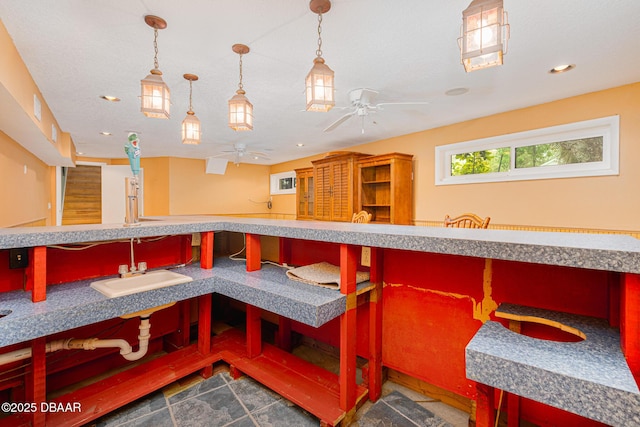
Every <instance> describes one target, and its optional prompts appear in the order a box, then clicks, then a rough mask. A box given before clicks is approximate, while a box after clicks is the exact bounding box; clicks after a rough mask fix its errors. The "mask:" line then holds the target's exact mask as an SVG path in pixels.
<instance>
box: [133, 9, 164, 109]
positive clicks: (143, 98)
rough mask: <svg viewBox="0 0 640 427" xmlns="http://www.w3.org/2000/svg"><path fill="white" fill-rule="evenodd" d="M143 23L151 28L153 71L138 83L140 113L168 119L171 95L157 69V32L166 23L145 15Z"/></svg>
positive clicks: (160, 72) (160, 19)
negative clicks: (153, 52)
mask: <svg viewBox="0 0 640 427" xmlns="http://www.w3.org/2000/svg"><path fill="white" fill-rule="evenodd" d="M144 22H146V23H147V25H148V26H150V27H151V28H153V34H154V37H153V46H154V51H155V54H154V57H153V65H154V67H153V69H152V70H151V71H150V74H149V75H148V76H147V77H145V78H144V79H142V80H141V81H140V111H141V112H142V113H143V114H144V115H145V116H147V117H153V118H158V119H168V118H169V116H170V114H169V108H170V104H171V94H170V92H169V87H168V86H167V85H166V83H165V82H164V81H163V80H162V71H160V70H159V69H158V30H163V29H165V28H167V21H165V20H164V19H162V18H160V17H158V16H154V15H147V16H145V17H144Z"/></svg>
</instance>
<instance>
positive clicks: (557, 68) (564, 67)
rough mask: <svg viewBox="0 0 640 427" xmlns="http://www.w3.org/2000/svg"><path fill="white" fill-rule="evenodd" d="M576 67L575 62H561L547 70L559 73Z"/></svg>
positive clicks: (551, 72)
mask: <svg viewBox="0 0 640 427" xmlns="http://www.w3.org/2000/svg"><path fill="white" fill-rule="evenodd" d="M574 68H576V66H575V64H563V65H558V66H555V67H553V68H552V69H550V70H549V73H550V74H559V73H564V72H565V71H570V70H573V69H574Z"/></svg>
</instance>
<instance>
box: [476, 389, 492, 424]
mask: <svg viewBox="0 0 640 427" xmlns="http://www.w3.org/2000/svg"><path fill="white" fill-rule="evenodd" d="M476 393H477V394H476V427H494V425H495V421H496V412H495V396H494V389H493V387H491V386H488V385H486V384H481V383H476Z"/></svg>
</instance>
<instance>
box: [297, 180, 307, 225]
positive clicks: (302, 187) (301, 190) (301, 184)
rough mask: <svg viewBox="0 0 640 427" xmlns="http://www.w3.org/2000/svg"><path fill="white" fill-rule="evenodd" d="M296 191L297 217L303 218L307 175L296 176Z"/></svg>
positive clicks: (305, 209) (305, 214)
mask: <svg viewBox="0 0 640 427" xmlns="http://www.w3.org/2000/svg"><path fill="white" fill-rule="evenodd" d="M297 186H298V188H297V192H298V198H297V199H298V200H297V202H298V203H297V208H296V215H297V217H298V218H304V217H305V216H307V193H308V191H307V186H308V184H307V175H306V174H301V175H299V176H298V183H297Z"/></svg>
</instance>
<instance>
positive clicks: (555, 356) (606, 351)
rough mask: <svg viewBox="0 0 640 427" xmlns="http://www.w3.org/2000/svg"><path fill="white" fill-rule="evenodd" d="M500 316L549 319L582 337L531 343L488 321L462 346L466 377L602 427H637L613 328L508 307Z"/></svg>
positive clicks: (634, 389) (636, 396) (630, 384)
mask: <svg viewBox="0 0 640 427" xmlns="http://www.w3.org/2000/svg"><path fill="white" fill-rule="evenodd" d="M500 312H504V313H511V314H518V315H525V316H532V317H539V318H544V319H549V320H553V321H556V322H559V323H561V324H564V325H567V326H570V327H573V328H576V329H578V330H580V331H581V332H583V333H584V334H585V335H586V339H585V340H583V341H580V342H556V341H548V340H542V339H536V338H531V337H528V336H525V335H520V334H518V333H515V332H513V331H510V330H509V329H508V328H506V327H504V326H503V325H502V324H500V323H498V322H494V321H489V322H486V323H485V324H484V325H483V326H482V327H481V328H480V330H479V331H478V332H477V333H476V335H475V336H474V337H473V339H472V340H471V341H470V342H469V344H468V345H467V348H466V373H467V378H469V379H472V380H474V381H478V382H480V383H483V384H487V385H490V386H492V387H496V388H499V389H501V390H505V391H507V392H511V393H515V394H517V395H519V396H523V397H526V398H529V399H532V400H535V401H538V402H542V403H545V404H547V405H550V406H554V407H557V408H561V409H564V410H567V411H569V412H573V413H575V414H578V415H582V416H584V417H587V418H590V419H594V420H597V421H601V422H604V423H606V424H611V425H616V426H638V425H640V410H639V409H638V408H640V391H639V390H638V386H637V384H636V382H635V380H634V378H633V375H632V373H631V371H630V369H629V366H628V365H627V362H626V360H625V358H624V355H623V353H622V351H621V350H620V334H619V332H618V330H617V329H615V328H611V327H609V326H608V324H607V322H606V321H604V320H602V319H596V318H591V317H586V316H577V315H571V314H566V313H559V312H553V311H548V310H542V309H537V308H532V307H523V306H517V305H513V304H502V305H500V307H498V309H497V310H496V313H500Z"/></svg>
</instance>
